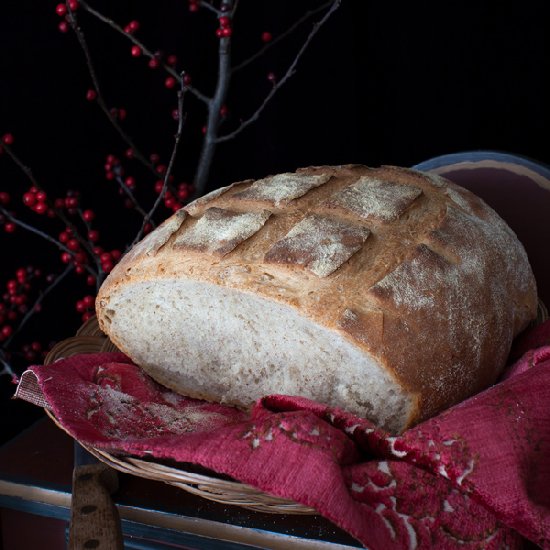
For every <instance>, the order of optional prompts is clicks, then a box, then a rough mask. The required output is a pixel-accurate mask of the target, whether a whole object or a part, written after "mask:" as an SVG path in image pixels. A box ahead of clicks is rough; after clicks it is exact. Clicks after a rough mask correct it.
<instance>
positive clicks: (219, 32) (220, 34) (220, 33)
mask: <svg viewBox="0 0 550 550" xmlns="http://www.w3.org/2000/svg"><path fill="white" fill-rule="evenodd" d="M222 33H223V29H222V28H219V29H216V36H217V37H218V38H221V37H222V36H223V34H222Z"/></svg>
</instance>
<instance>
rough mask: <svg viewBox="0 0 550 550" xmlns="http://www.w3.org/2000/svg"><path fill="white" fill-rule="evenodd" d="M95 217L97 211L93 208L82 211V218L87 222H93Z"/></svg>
mask: <svg viewBox="0 0 550 550" xmlns="http://www.w3.org/2000/svg"><path fill="white" fill-rule="evenodd" d="M94 218H95V212H94V211H93V210H84V212H82V219H83V220H84V221H85V222H91V221H92V220H93V219H94Z"/></svg>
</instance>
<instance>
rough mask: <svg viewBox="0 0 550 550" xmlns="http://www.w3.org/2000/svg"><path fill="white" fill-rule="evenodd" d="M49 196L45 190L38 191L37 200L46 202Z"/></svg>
mask: <svg viewBox="0 0 550 550" xmlns="http://www.w3.org/2000/svg"><path fill="white" fill-rule="evenodd" d="M47 198H48V196H47V195H46V192H45V191H37V192H36V200H37V201H38V202H44V201H45V200H46V199H47Z"/></svg>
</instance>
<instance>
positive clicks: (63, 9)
mask: <svg viewBox="0 0 550 550" xmlns="http://www.w3.org/2000/svg"><path fill="white" fill-rule="evenodd" d="M55 13H57V15H59V17H63V16H64V15H65V14H66V13H67V6H66V5H65V4H57V6H55Z"/></svg>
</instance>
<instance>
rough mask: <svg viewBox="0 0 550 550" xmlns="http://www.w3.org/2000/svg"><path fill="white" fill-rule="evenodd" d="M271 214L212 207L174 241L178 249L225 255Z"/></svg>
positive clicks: (255, 230) (251, 233)
mask: <svg viewBox="0 0 550 550" xmlns="http://www.w3.org/2000/svg"><path fill="white" fill-rule="evenodd" d="M269 216H271V212H269V211H267V210H261V211H260V212H234V211H231V210H224V209H222V208H215V207H213V208H209V209H208V210H206V212H205V213H204V214H203V216H202V217H201V218H200V219H199V220H198V222H197V223H196V224H195V225H194V226H193V227H192V228H191V229H189V230H188V231H185V232H184V233H183V234H180V235H179V236H178V237H177V238H176V240H175V241H174V246H175V247H177V248H185V249H188V250H195V251H197V252H206V253H208V254H214V255H216V256H225V255H226V254H228V253H229V252H231V251H232V250H233V249H234V248H235V247H236V246H237V245H238V244H240V243H242V242H243V241H245V240H246V239H248V238H249V237H251V236H252V235H254V234H255V233H256V232H257V231H258V230H259V229H260V228H261V227H262V226H263V225H264V223H265V222H266V221H267V219H268V218H269Z"/></svg>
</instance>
